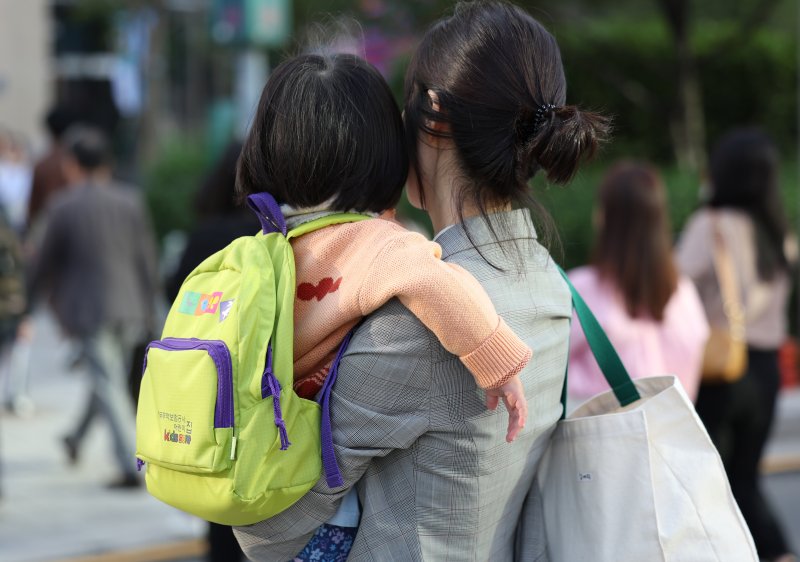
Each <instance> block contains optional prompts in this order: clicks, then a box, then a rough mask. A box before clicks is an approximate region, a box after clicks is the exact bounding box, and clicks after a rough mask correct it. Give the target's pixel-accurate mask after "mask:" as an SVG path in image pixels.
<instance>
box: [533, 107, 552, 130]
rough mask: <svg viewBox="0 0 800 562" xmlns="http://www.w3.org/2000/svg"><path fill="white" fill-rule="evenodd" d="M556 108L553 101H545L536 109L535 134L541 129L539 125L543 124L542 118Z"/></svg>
mask: <svg viewBox="0 0 800 562" xmlns="http://www.w3.org/2000/svg"><path fill="white" fill-rule="evenodd" d="M555 108H556V106H555V105H553V104H552V103H545V104H542V105H540V106H539V107H538V109H537V110H536V116H535V117H534V119H533V134H534V135H535V134H536V131H537V130H539V125H541V123H542V120H543V119H544V117H545V115H546V114H547V113H548V112H550V111H552V110H554V109H555Z"/></svg>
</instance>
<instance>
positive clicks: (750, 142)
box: [708, 129, 789, 280]
mask: <svg viewBox="0 0 800 562" xmlns="http://www.w3.org/2000/svg"><path fill="white" fill-rule="evenodd" d="M710 168H711V197H710V198H709V200H708V206H709V207H712V208H725V207H727V208H734V209H739V210H741V211H744V212H745V213H747V214H748V215H750V217H751V218H752V219H753V223H754V224H755V236H756V240H755V242H756V255H757V258H756V260H757V267H758V275H759V277H760V278H761V279H763V280H770V279H773V278H774V276H775V274H776V273H777V272H778V271H779V270H784V271H785V270H788V269H789V262H788V260H787V258H786V254H785V252H784V246H783V244H784V240H785V238H786V233H787V230H788V227H787V223H786V217H785V215H784V213H783V210H782V206H781V200H780V192H779V191H778V151H777V149H776V148H775V145H774V144H773V142H772V140H771V139H770V138H769V136H767V135H766V134H765V133H763V132H762V131H759V130H758V129H738V130H735V131H732V132H730V133H728V134H727V135H725V136H724V137H723V138H722V139H721V140H720V141H719V142H718V143H717V145H716V147H715V148H714V150H713V151H712V153H711V166H710Z"/></svg>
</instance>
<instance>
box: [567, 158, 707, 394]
mask: <svg viewBox="0 0 800 562" xmlns="http://www.w3.org/2000/svg"><path fill="white" fill-rule="evenodd" d="M594 226H595V246H594V250H593V253H592V263H591V265H588V266H585V267H580V268H577V269H573V270H572V271H570V272H569V278H570V280H571V281H572V283H573V284H574V285H575V287H576V288H577V289H578V292H579V293H580V294H581V295H583V298H584V299H585V300H586V302H587V303H588V304H589V306H590V307H591V309H592V311H594V314H595V316H596V317H597V319H598V320H599V321H600V324H602V326H603V328H604V329H605V330H606V333H607V334H608V337H609V339H610V340H611V342H612V343H613V344H614V347H615V348H616V350H617V352H618V353H619V355H620V358H621V359H622V362H623V363H624V365H625V367H627V369H628V372H630V373H633V375H634V376H645V375H653V376H655V375H665V374H674V375H676V376H677V377H678V379H679V380H680V381H681V383H682V384H683V387H684V389H685V390H686V393H687V394H688V395H689V397H690V398H691V399H693V400H694V399H695V397H696V396H697V389H698V386H699V383H700V367H701V363H702V358H703V348H704V346H705V343H706V340H707V338H708V332H709V330H708V323H707V321H706V317H705V312H704V310H703V305H702V303H701V302H700V298H699V296H698V294H697V290H696V289H695V287H694V285H693V283H692V281H691V279H689V278H688V277H686V276H683V275H679V274H678V268H677V265H676V263H675V259H674V256H673V250H672V238H671V232H670V226H669V216H668V212H667V199H666V190H665V188H664V182H663V180H662V179H661V177H660V175H659V173H658V172H657V171H656V170H655V169H654V168H653V167H651V166H649V165H646V164H642V163H637V162H620V163H617V164H616V165H614V166H613V167H612V168H611V169H610V170H609V171H608V173H607V174H606V176H605V178H604V179H603V182H602V184H601V185H600V191H599V196H598V204H597V207H596V211H595V216H594ZM569 365H570V367H569V377H568V381H569V382H568V384H569V397H570V401H574V402H573V404H574V405H577V403H575V402H580V401H583V400H586V399H588V398H591V397H592V396H594V395H595V394H598V393H600V392H604V391H606V390H608V383H607V382H606V379H605V377H603V374H602V373H601V371H600V368H599V366H598V365H597V362H596V361H595V359H594V356H593V355H592V353H591V350H590V349H589V345H588V343H587V342H586V337H585V336H584V334H583V330H582V329H581V327H580V323H579V322H577V320H573V322H572V333H571V335H570V364H569Z"/></svg>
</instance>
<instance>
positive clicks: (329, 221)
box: [286, 213, 372, 240]
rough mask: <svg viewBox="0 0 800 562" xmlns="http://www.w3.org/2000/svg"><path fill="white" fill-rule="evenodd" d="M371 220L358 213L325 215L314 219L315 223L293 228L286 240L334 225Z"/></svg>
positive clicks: (311, 222) (309, 222)
mask: <svg viewBox="0 0 800 562" xmlns="http://www.w3.org/2000/svg"><path fill="white" fill-rule="evenodd" d="M370 218H372V217H370V216H368V215H360V214H358V213H334V214H331V215H325V216H324V217H320V218H318V219H314V220H313V221H308V222H304V223H303V224H301V225H300V226H298V227H296V228H293V229H292V230H290V231H289V232H288V233H287V234H286V238H287V239H289V240H291V239H292V238H297V237H298V236H302V235H303V234H308V233H309V232H314V231H315V230H320V229H322V228H325V227H326V226H331V225H334V224H344V223H347V222H358V221H363V220H367V219H370Z"/></svg>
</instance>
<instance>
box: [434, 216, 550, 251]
mask: <svg viewBox="0 0 800 562" xmlns="http://www.w3.org/2000/svg"><path fill="white" fill-rule="evenodd" d="M488 220H489V221H491V223H492V225H493V226H494V229H495V233H496V235H497V237H496V238H495V236H493V235H492V232H491V230H490V229H489V225H488V224H487V222H486V220H485V219H484V218H483V217H471V218H468V219H466V220H465V221H464V222H463V223H460V224H456V225H453V226H452V227H449V228H446V229H444V230H442V232H441V233H440V234H439V235H438V236H437V237H436V238H435V241H436V242H437V243H438V244H439V245H440V246H441V247H442V259H447V258H448V257H450V256H452V255H453V254H456V253H458V252H462V251H464V250H470V249H472V248H474V247H482V246H487V245H490V244H495V243H498V242H508V241H511V240H519V239H525V238H527V239H532V240H535V239H536V229H535V228H534V226H533V221H532V220H531V214H530V211H529V210H528V209H516V210H514V211H504V212H501V213H492V214H490V215H488ZM467 231H469V236H467ZM470 238H472V242H470ZM473 243H474V244H473Z"/></svg>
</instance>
